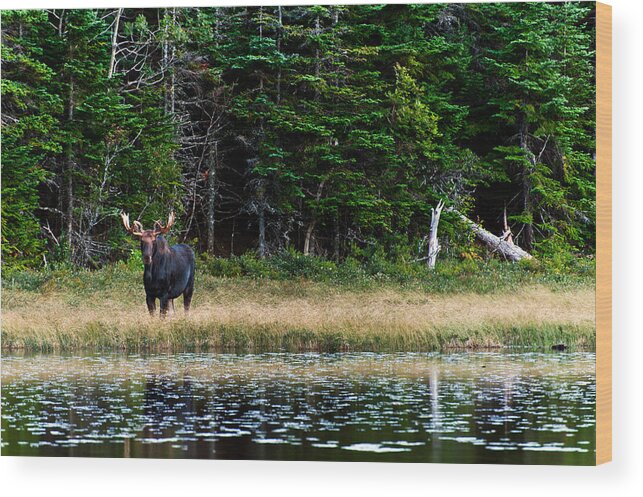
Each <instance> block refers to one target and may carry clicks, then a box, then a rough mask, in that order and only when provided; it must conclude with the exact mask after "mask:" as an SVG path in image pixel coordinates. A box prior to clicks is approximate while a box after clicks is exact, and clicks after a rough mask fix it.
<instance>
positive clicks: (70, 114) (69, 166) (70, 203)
mask: <svg viewBox="0 0 643 497" xmlns="http://www.w3.org/2000/svg"><path fill="white" fill-rule="evenodd" d="M68 98H69V100H68V102H67V105H68V108H67V123H68V124H69V125H71V123H72V121H73V120H74V106H75V103H74V78H73V77H70V78H69V97H68ZM66 148H67V150H66V152H65V156H66V158H65V159H66V164H65V175H66V179H67V249H68V254H69V257H70V260H71V258H73V245H72V240H71V239H72V232H73V229H74V149H73V145H72V143H71V140H70V141H69V142H68V143H67V145H66Z"/></svg>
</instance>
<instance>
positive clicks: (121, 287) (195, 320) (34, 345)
mask: <svg viewBox="0 0 643 497" xmlns="http://www.w3.org/2000/svg"><path fill="white" fill-rule="evenodd" d="M442 271H443V272H442V273H439V272H438V273H435V274H419V275H413V277H411V278H408V279H407V280H404V281H400V280H395V279H393V278H388V277H386V275H384V276H385V277H384V278H383V277H382V276H381V274H382V273H376V274H375V275H373V276H372V277H371V276H370V275H366V276H361V277H356V278H351V279H347V280H346V281H337V280H330V281H329V280H320V279H319V278H318V279H317V281H316V280H314V279H310V278H305V277H301V275H293V274H290V275H286V276H289V277H288V278H274V277H273V278H269V277H268V278H266V277H260V278H257V277H250V276H245V275H239V276H234V277H226V276H220V275H213V273H214V274H216V272H214V271H205V270H202V271H201V272H200V273H199V277H198V280H197V285H196V292H195V299H194V301H193V311H192V312H191V314H190V315H189V316H187V317H185V316H184V315H183V310H182V308H181V307H182V304H181V299H177V301H176V309H177V312H176V314H175V315H174V316H172V317H171V318H169V319H167V320H165V321H161V320H160V319H159V318H158V317H156V318H151V317H150V316H149V315H148V314H147V311H146V309H145V304H144V292H143V286H142V281H141V279H142V277H141V271H140V267H139V263H137V262H136V261H134V262H132V263H130V264H120V265H115V266H110V267H107V268H104V269H101V270H99V271H94V272H89V271H64V270H61V271H58V272H51V273H48V274H43V273H32V274H20V275H18V277H17V278H16V277H14V278H13V279H11V280H9V279H5V281H4V282H3V283H4V284H3V293H2V318H3V319H2V350H3V351H13V350H25V351H74V350H118V351H188V350H216V351H237V352H242V351H279V350H285V351H432V350H442V349H449V348H460V349H480V348H495V347H535V348H549V347H551V346H552V345H554V344H558V343H563V344H565V345H567V346H569V347H578V348H593V347H594V346H595V324H594V310H595V303H594V285H593V278H592V277H591V275H590V276H586V277H569V276H566V277H564V278H560V279H557V278H553V277H552V275H551V274H541V273H538V272H536V273H534V272H533V271H532V270H531V269H530V268H521V267H516V266H509V265H504V266H502V265H493V266H491V267H488V266H484V267H481V268H471V267H469V270H467V271H464V270H463V269H462V267H461V266H453V267H448V266H447V267H444V268H443V269H442ZM481 274H482V275H483V276H484V278H481ZM313 277H314V274H313ZM489 278H491V281H492V282H493V283H495V286H494V285H488V280H489ZM483 283H484V284H483Z"/></svg>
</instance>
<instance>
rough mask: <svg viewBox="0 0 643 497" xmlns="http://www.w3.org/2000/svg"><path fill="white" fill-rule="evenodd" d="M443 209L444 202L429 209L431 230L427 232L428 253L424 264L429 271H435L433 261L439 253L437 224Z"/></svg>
mask: <svg viewBox="0 0 643 497" xmlns="http://www.w3.org/2000/svg"><path fill="white" fill-rule="evenodd" d="M443 208H444V202H443V201H442V200H440V201H439V202H438V205H437V207H436V208H435V209H434V208H433V207H431V229H430V231H429V253H428V254H427V258H426V264H427V266H428V267H429V269H435V261H436V259H437V257H438V252H440V244H439V243H438V224H439V223H440V214H441V213H442V209H443Z"/></svg>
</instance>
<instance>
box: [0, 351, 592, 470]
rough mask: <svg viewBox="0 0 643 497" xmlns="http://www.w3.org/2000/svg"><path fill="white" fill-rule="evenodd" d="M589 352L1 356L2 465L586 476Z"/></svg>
mask: <svg viewBox="0 0 643 497" xmlns="http://www.w3.org/2000/svg"><path fill="white" fill-rule="evenodd" d="M595 385H596V382H595V354H594V353H590V352H578V353H536V352H532V353H452V354H439V353H434V354H426V353H393V354H374V353H340V354H251V355H234V354H174V355H149V356H142V355H127V356H125V355H87V356H59V355H35V356H19V355H5V356H3V359H2V454H3V455H25V456H92V457H93V456H96V457H156V458H171V457H172V458H215V459H282V460H332V461H393V462H460V463H516V464H517V463H523V464H593V463H594V460H595V397H596V387H595Z"/></svg>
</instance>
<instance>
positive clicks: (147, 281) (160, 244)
mask: <svg viewBox="0 0 643 497" xmlns="http://www.w3.org/2000/svg"><path fill="white" fill-rule="evenodd" d="M121 218H122V220H123V226H125V229H126V230H127V232H128V233H129V234H130V235H133V236H137V237H139V238H140V239H141V254H142V255H143V264H144V266H145V271H144V272H143V284H144V286H145V295H146V299H145V300H146V302H147V309H148V311H149V312H150V315H154V313H155V312H156V299H159V301H160V304H161V317H162V318H163V317H165V316H166V315H167V311H168V308H169V307H170V306H172V310H174V299H175V298H177V297H178V296H179V295H181V294H183V308H184V309H185V312H186V313H187V312H188V311H189V310H190V302H191V301H192V293H193V292H194V252H193V251H192V249H191V248H190V247H188V246H187V245H185V244H179V245H173V246H171V247H170V245H169V244H168V242H167V240H166V239H165V237H164V236H163V235H165V234H167V233H168V232H169V231H170V228H172V225H173V224H174V221H175V217H174V212H171V213H170V215H169V217H168V221H167V224H166V225H165V226H163V225H162V224H161V221H156V222H155V223H154V229H151V230H146V229H143V225H142V224H141V223H139V222H138V221H134V225H133V227H132V226H130V222H129V215H128V214H125V213H124V212H121Z"/></svg>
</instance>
